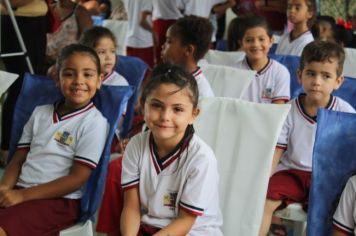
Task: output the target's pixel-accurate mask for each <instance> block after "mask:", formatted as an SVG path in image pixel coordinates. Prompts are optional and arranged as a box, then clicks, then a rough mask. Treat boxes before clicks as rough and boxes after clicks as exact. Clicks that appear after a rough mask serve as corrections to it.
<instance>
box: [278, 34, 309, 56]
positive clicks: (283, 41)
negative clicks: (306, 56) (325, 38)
mask: <svg viewBox="0 0 356 236" xmlns="http://www.w3.org/2000/svg"><path fill="white" fill-rule="evenodd" d="M313 41H314V37H313V35H312V33H311V32H310V31H309V30H308V31H306V32H305V33H303V34H302V35H300V36H299V37H298V38H296V39H294V40H291V33H285V34H283V35H282V36H281V38H280V39H279V41H278V44H277V49H276V54H282V55H293V56H301V55H302V52H303V49H304V47H305V46H306V45H307V44H308V43H310V42H313Z"/></svg>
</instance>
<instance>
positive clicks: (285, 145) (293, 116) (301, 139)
mask: <svg viewBox="0 0 356 236" xmlns="http://www.w3.org/2000/svg"><path fill="white" fill-rule="evenodd" d="M301 96H305V95H303V94H302V95H299V96H298V97H297V98H295V99H293V100H292V101H290V103H291V105H292V106H291V110H290V111H289V114H288V116H287V118H286V121H285V122H284V125H283V128H282V132H281V134H280V136H279V138H278V143H277V148H281V149H284V150H286V151H285V152H284V153H283V155H282V158H281V161H280V163H279V165H278V167H277V170H278V171H279V170H286V169H296V170H303V171H312V156H313V148H314V140H315V133H316V128H317V123H316V121H315V119H314V118H312V117H310V116H309V115H308V114H306V113H305V111H304V109H303V107H302V105H301V102H300V99H301ZM326 109H328V110H332V111H341V112H349V113H355V110H354V108H353V107H352V106H351V105H350V104H348V103H347V102H346V101H344V100H342V99H341V98H339V97H335V96H331V98H330V102H329V104H328V105H327V107H326Z"/></svg>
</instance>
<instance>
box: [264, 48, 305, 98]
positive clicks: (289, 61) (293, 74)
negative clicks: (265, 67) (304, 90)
mask: <svg viewBox="0 0 356 236" xmlns="http://www.w3.org/2000/svg"><path fill="white" fill-rule="evenodd" d="M269 56H270V58H272V59H274V60H276V61H278V62H279V63H281V64H283V65H284V66H285V67H287V69H288V71H289V73H290V97H291V99H292V98H295V97H297V96H298V95H299V91H300V88H301V85H300V84H299V82H298V78H297V71H298V70H299V66H300V57H298V56H291V55H277V54H270V55H269Z"/></svg>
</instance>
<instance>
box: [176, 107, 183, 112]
mask: <svg viewBox="0 0 356 236" xmlns="http://www.w3.org/2000/svg"><path fill="white" fill-rule="evenodd" d="M173 110H174V112H183V111H184V109H183V108H181V107H175V108H174V109H173Z"/></svg>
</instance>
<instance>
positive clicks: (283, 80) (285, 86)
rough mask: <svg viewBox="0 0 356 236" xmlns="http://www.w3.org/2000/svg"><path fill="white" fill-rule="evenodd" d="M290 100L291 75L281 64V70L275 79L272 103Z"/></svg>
mask: <svg viewBox="0 0 356 236" xmlns="http://www.w3.org/2000/svg"><path fill="white" fill-rule="evenodd" d="M289 99H290V73H289V71H288V69H287V68H286V67H285V66H283V65H282V64H280V69H279V70H278V74H277V75H276V78H275V86H274V94H273V98H272V101H277V100H285V101H289Z"/></svg>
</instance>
